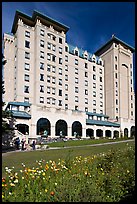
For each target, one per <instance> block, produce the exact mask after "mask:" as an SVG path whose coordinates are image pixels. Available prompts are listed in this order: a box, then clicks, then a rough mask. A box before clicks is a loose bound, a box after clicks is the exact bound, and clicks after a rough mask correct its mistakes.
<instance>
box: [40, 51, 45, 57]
mask: <svg viewBox="0 0 137 204" xmlns="http://www.w3.org/2000/svg"><path fill="white" fill-rule="evenodd" d="M40 58H42V59H44V52H43V51H40Z"/></svg>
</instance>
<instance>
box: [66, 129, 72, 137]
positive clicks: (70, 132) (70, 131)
mask: <svg viewBox="0 0 137 204" xmlns="http://www.w3.org/2000/svg"><path fill="white" fill-rule="evenodd" d="M67 137H68V138H71V137H72V128H71V127H68V136H67Z"/></svg>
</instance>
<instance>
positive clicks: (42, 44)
mask: <svg viewBox="0 0 137 204" xmlns="http://www.w3.org/2000/svg"><path fill="white" fill-rule="evenodd" d="M40 47H43V48H44V40H40Z"/></svg>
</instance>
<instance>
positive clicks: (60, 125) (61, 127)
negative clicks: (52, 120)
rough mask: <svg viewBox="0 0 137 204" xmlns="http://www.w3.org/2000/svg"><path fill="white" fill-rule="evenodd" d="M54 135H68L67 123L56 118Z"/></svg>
mask: <svg viewBox="0 0 137 204" xmlns="http://www.w3.org/2000/svg"><path fill="white" fill-rule="evenodd" d="M55 135H56V136H67V135H68V125H67V122H66V121H65V120H58V121H57V122H56V125H55Z"/></svg>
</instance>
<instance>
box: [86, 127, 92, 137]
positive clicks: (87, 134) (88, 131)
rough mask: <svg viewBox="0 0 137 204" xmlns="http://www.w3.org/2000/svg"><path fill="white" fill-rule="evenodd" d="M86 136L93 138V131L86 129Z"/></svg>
mask: <svg viewBox="0 0 137 204" xmlns="http://www.w3.org/2000/svg"><path fill="white" fill-rule="evenodd" d="M86 136H87V137H90V138H92V137H94V130H93V129H90V128H88V129H86Z"/></svg>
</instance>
